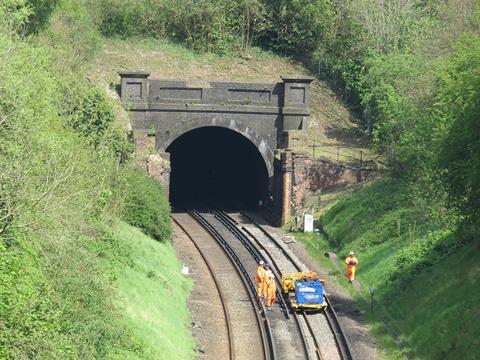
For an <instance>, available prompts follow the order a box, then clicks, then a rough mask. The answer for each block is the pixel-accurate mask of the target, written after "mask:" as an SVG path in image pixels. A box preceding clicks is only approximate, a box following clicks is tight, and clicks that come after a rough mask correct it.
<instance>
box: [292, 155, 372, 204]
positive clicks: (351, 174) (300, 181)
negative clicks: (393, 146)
mask: <svg viewBox="0 0 480 360" xmlns="http://www.w3.org/2000/svg"><path fill="white" fill-rule="evenodd" d="M292 166H293V169H292V187H291V191H292V195H291V196H292V206H293V207H296V208H297V207H300V208H301V207H306V205H307V203H308V199H309V197H311V196H314V195H318V194H321V193H322V192H324V191H327V190H332V189H336V188H341V187H346V186H350V185H353V184H357V183H360V182H363V181H365V180H367V178H369V177H370V176H372V174H373V172H374V171H375V170H374V169H372V168H366V167H358V168H357V167H352V166H348V165H344V164H338V163H334V162H330V161H326V160H321V159H315V160H314V159H311V158H310V157H308V156H305V155H298V154H294V155H293V159H292Z"/></svg>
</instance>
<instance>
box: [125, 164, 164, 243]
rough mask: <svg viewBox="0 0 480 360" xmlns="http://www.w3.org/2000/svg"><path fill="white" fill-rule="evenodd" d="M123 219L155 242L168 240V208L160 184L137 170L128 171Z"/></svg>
mask: <svg viewBox="0 0 480 360" xmlns="http://www.w3.org/2000/svg"><path fill="white" fill-rule="evenodd" d="M127 179H128V180H127V194H126V199H125V208H124V212H123V218H124V219H125V221H127V222H128V223H130V224H131V225H133V226H136V227H138V228H140V229H142V230H143V232H144V233H145V234H147V235H149V236H151V237H153V238H154V239H156V240H159V241H167V240H168V239H170V234H171V225H170V206H169V204H168V201H167V198H166V196H165V192H164V190H163V189H162V186H161V184H160V183H159V182H158V181H157V180H155V179H153V178H151V177H149V176H148V175H146V174H145V173H144V172H142V171H141V170H138V169H130V170H129V174H128V177H127Z"/></svg>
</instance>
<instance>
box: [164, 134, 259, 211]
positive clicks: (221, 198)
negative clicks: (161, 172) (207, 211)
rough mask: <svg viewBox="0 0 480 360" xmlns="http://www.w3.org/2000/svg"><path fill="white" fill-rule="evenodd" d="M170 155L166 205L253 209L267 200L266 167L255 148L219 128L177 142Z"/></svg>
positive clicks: (241, 136) (169, 150)
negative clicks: (168, 191) (168, 188)
mask: <svg viewBox="0 0 480 360" xmlns="http://www.w3.org/2000/svg"><path fill="white" fill-rule="evenodd" d="M166 151H167V152H169V153H170V162H171V174H170V202H171V203H172V206H173V207H185V206H187V207H188V206H192V205H198V204H203V205H205V204H207V205H209V206H212V205H213V206H229V205H236V206H245V207H255V206H257V205H258V201H259V200H262V201H265V200H266V198H267V196H268V188H269V178H268V172H267V167H266V164H265V161H264V159H263V158H262V156H261V154H260V152H259V151H258V149H257V147H256V146H255V145H254V144H253V143H251V142H250V140H248V139H247V138H245V137H244V136H243V135H241V134H239V133H237V132H235V131H233V130H230V129H227V128H222V127H212V126H209V127H202V128H198V129H194V130H191V131H189V132H187V133H185V134H183V135H182V136H180V137H179V138H177V139H176V140H175V141H174V142H173V143H172V144H171V145H170V146H169V147H168V148H167V149H166Z"/></svg>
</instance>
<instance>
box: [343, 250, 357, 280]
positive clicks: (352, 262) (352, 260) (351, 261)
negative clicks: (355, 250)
mask: <svg viewBox="0 0 480 360" xmlns="http://www.w3.org/2000/svg"><path fill="white" fill-rule="evenodd" d="M345 264H346V265H347V276H348V280H350V281H353V280H355V266H356V265H357V264H358V260H357V258H356V257H354V256H349V257H347V258H346V259H345Z"/></svg>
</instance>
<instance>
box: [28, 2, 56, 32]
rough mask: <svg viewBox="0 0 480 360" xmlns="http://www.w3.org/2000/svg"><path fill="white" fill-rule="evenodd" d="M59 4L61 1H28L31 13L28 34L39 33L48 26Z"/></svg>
mask: <svg viewBox="0 0 480 360" xmlns="http://www.w3.org/2000/svg"><path fill="white" fill-rule="evenodd" d="M58 2H59V0H26V5H27V6H28V8H29V9H30V11H31V14H30V16H29V18H28V23H27V31H28V33H37V32H38V31H40V30H42V29H43V28H44V27H45V26H46V25H47V23H48V20H49V18H50V15H51V14H52V12H53V11H54V10H55V7H56V6H57V5H58Z"/></svg>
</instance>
